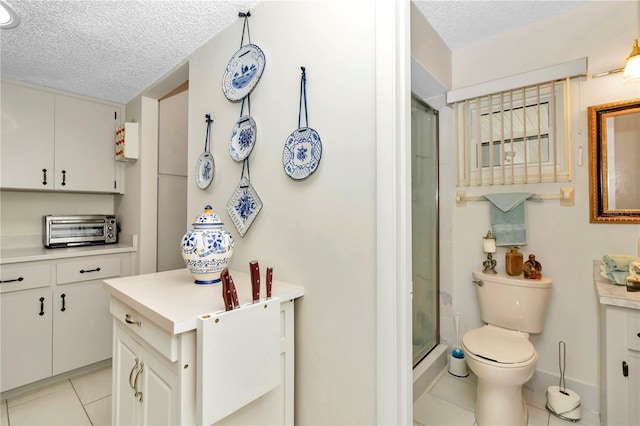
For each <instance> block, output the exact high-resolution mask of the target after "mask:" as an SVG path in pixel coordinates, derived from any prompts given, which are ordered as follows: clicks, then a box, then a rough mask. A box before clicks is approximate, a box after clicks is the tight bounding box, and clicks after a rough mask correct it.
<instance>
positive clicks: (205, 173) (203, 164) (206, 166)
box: [196, 151, 216, 189]
mask: <svg viewBox="0 0 640 426" xmlns="http://www.w3.org/2000/svg"><path fill="white" fill-rule="evenodd" d="M215 171H216V165H215V163H214V162H213V155H211V153H210V152H209V151H205V152H203V153H202V154H200V157H198V161H196V185H198V188H200V189H205V188H207V187H208V186H209V185H210V184H211V181H212V180H213V174H214V173H215Z"/></svg>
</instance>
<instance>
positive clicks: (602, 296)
mask: <svg viewBox="0 0 640 426" xmlns="http://www.w3.org/2000/svg"><path fill="white" fill-rule="evenodd" d="M600 264H601V262H600V261H599V260H594V261H593V282H594V284H595V286H596V291H597V292H598V301H599V302H600V303H601V304H603V305H611V306H620V307H622V308H631V309H638V310H640V291H636V292H629V291H627V287H626V286H624V285H617V284H613V283H612V282H611V281H610V280H608V279H606V278H604V277H603V276H602V275H600Z"/></svg>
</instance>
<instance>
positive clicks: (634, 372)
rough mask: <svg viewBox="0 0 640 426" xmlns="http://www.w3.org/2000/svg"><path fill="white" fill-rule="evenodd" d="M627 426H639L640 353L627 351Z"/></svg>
mask: <svg viewBox="0 0 640 426" xmlns="http://www.w3.org/2000/svg"><path fill="white" fill-rule="evenodd" d="M628 353H629V357H628V358H627V359H628V363H629V376H628V379H629V387H628V394H629V405H628V407H629V414H628V418H627V424H628V425H640V403H639V402H638V401H640V352H638V351H629V352H628Z"/></svg>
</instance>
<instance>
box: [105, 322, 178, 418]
mask: <svg viewBox="0 0 640 426" xmlns="http://www.w3.org/2000/svg"><path fill="white" fill-rule="evenodd" d="M113 350H114V356H113V388H114V392H115V395H118V398H117V400H115V401H114V403H113V410H114V411H113V424H114V425H134V424H140V425H159V424H164V425H169V424H180V416H179V410H178V405H179V402H180V401H179V399H178V397H179V395H180V392H179V389H178V386H177V384H178V375H177V374H176V373H175V372H174V371H171V369H170V368H168V367H167V366H166V365H164V364H163V361H161V358H159V357H158V356H156V355H155V354H154V351H153V349H151V348H149V347H147V346H146V345H143V344H142V343H141V342H139V341H136V340H135V339H134V338H133V336H132V335H131V334H130V333H128V332H127V331H126V330H124V329H123V328H122V325H120V324H119V323H118V322H117V321H114V339H113ZM187 368H188V367H187Z"/></svg>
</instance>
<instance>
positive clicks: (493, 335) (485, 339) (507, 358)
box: [462, 325, 536, 367]
mask: <svg viewBox="0 0 640 426" xmlns="http://www.w3.org/2000/svg"><path fill="white" fill-rule="evenodd" d="M462 345H463V347H464V348H465V349H466V351H467V352H469V353H471V354H473V355H476V356H477V357H480V358H483V359H485V360H487V361H489V362H493V363H497V364H505V365H504V366H505V367H515V365H514V364H523V363H524V364H526V363H527V362H529V361H531V360H532V359H533V358H534V357H535V356H536V351H535V349H534V347H533V345H532V344H531V342H530V341H529V339H528V338H527V335H526V334H523V333H520V332H517V331H513V330H506V329H504V328H500V327H495V326H492V325H485V326H483V327H480V328H476V329H474V330H470V331H468V332H467V333H465V334H464V336H462Z"/></svg>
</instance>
